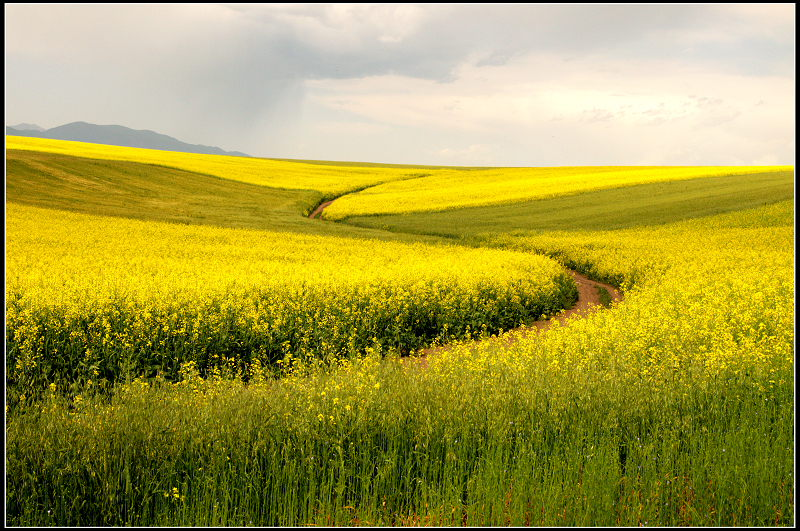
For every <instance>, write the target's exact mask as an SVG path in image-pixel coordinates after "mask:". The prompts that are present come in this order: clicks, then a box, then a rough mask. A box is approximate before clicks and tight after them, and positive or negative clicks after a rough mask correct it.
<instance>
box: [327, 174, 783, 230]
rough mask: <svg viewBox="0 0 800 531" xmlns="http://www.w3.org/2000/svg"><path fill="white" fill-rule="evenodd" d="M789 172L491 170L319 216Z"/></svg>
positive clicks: (364, 196) (418, 184)
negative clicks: (750, 174)
mask: <svg viewBox="0 0 800 531" xmlns="http://www.w3.org/2000/svg"><path fill="white" fill-rule="evenodd" d="M785 171H793V168H792V167H791V166H751V167H743V166H697V167H691V166H690V167H675V166H668V167H641V166H631V167H620V166H596V167H590V166H582V167H558V168H489V169H475V170H470V171H442V172H438V173H434V174H431V175H426V176H423V177H419V178H415V179H409V180H403V181H394V182H386V183H383V184H380V185H377V186H372V187H369V188H367V189H365V190H362V191H360V192H357V193H352V194H348V195H347V196H345V197H342V198H341V199H339V200H338V201H336V202H335V203H334V204H332V205H331V206H330V207H328V208H327V209H325V211H324V212H323V218H324V219H329V220H341V219H347V218H349V217H354V216H369V215H376V214H408V213H413V212H436V211H444V210H451V209H461V208H469V207H477V206H486V205H502V204H509V203H519V202H523V201H531V200H536V199H547V198H553V197H561V196H565V195H574V194H578V193H584V192H589V191H596V190H606V189H611V188H620V187H625V186H634V185H640V184H647V183H657V182H666V181H681V180H690V179H698V178H711V177H720V176H726V175H746V174H749V173H772V172H775V173H777V172H785Z"/></svg>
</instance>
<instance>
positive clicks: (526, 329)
mask: <svg viewBox="0 0 800 531" xmlns="http://www.w3.org/2000/svg"><path fill="white" fill-rule="evenodd" d="M332 202H333V201H327V202H325V203H322V204H321V205H319V206H318V207H317V208H316V210H314V212H312V213H311V215H310V216H308V217H309V218H310V219H314V218H316V217H317V215H318V214H319V215H320V217H319V219H322V216H321V214H320V213H321V212H322V211H323V210H324V209H325V207H327V206H328V205H330V204H331V203H332ZM566 271H567V273H569V274H570V276H572V278H573V279H575V284H577V286H578V301H577V302H576V303H575V305H574V306H573V307H572V308H570V309H569V310H567V311H565V312H564V313H562V314H559V315H556V316H554V317H552V318H550V319H546V320H544V321H536V322H535V323H532V324H531V325H530V326H523V327H520V328H515V329H513V330H511V332H516V333H514V334H511V335H510V336H508V337H507V338H506V340H507V341H508V342H513V341H518V340H519V339H522V338H525V337H528V336H530V335H532V334H535V335H536V336H537V337H538V336H540V335H542V334H544V333H545V332H547V330H548V329H549V328H550V327H551V326H552V325H553V323H554V322H558V323H563V322H564V321H566V320H567V319H570V318H572V317H575V316H578V317H582V316H584V315H586V314H587V313H588V312H591V311H597V310H598V308H602V306H601V305H600V294H599V292H598V289H597V288H598V287H600V288H605V289H606V291H608V294H609V295H611V298H612V300H613V301H614V302H617V301H620V300H622V294H621V293H620V292H619V291H618V290H617V289H616V288H615V287H613V286H610V285H608V284H603V283H602V282H596V281H594V280H589V279H588V278H587V277H585V276H584V275H581V274H580V273H576V272H575V271H572V270H570V269H567V270H566ZM475 343H477V341H476V342H475ZM451 348H453V347H452V346H451V345H443V346H441V347H435V348H427V349H424V350H422V351H421V352H420V353H417V354H416V355H414V356H412V357H403V358H402V360H403V363H406V364H409V363H417V364H419V366H420V367H422V368H425V367H427V366H428V362H427V361H426V358H429V357H430V356H434V355H436V354H437V353H439V352H444V351H447V350H449V349H451Z"/></svg>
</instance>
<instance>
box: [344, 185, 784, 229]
mask: <svg viewBox="0 0 800 531" xmlns="http://www.w3.org/2000/svg"><path fill="white" fill-rule="evenodd" d="M793 197H794V172H788V171H787V172H768V173H755V174H743V175H730V176H722V177H704V178H698V179H691V180H682V181H668V182H660V183H649V184H641V185H631V186H627V187H623V188H613V189H608V190H598V191H594V192H584V193H580V194H575V195H569V196H562V197H555V198H550V199H541V200H537V201H528V202H520V203H513V204H509V205H493V206H482V207H471V208H459V209H453V210H447V211H442V212H418V213H413V214H394V215H377V214H376V215H371V216H361V217H351V218H347V219H346V220H345V223H346V224H348V225H354V226H358V227H369V228H380V229H384V230H390V231H392V232H396V233H411V234H428V235H436V236H444V237H450V238H452V237H467V238H469V237H474V236H476V235H479V234H490V233H495V234H499V233H509V232H525V231H559V230H567V231H572V230H616V229H622V228H626V227H629V226H645V225H663V224H666V223H671V222H675V221H680V220H683V219H688V218H695V217H703V216H708V215H714V214H720V213H723V212H726V211H731V210H742V209H747V208H754V207H757V206H761V205H765V204H772V203H776V202H779V201H784V200H787V199H791V198H793Z"/></svg>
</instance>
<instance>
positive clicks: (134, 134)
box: [6, 122, 250, 157]
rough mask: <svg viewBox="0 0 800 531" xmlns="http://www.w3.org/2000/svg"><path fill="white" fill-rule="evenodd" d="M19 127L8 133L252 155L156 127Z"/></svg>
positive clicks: (86, 125) (67, 125) (208, 153)
mask: <svg viewBox="0 0 800 531" xmlns="http://www.w3.org/2000/svg"><path fill="white" fill-rule="evenodd" d="M25 125H29V124H20V126H25ZM18 127H19V126H18ZM18 127H17V128H15V127H11V126H6V135H11V136H32V137H36V138H49V139H52V140H72V141H74V142H89V143H92V144H106V145H110V146H125V147H137V148H145V149H158V150H162V151H178V152H181V153H198V154H204V155H231V156H236V157H249V156H250V155H248V154H246V153H241V152H239V151H225V150H223V149H220V148H218V147H212V146H203V145H200V144H187V143H186V142H181V141H180V140H178V139H176V138H172V137H171V136H167V135H162V134H160V133H156V132H154V131H149V130H146V129H145V130H136V129H131V128H129V127H124V126H121V125H95V124H89V123H86V122H73V123H70V124H66V125H60V126H58V127H53V128H52V129H47V130H43V131H37V130H34V129H30V128H23V129H19V128H18Z"/></svg>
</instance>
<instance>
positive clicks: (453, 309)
mask: <svg viewBox="0 0 800 531" xmlns="http://www.w3.org/2000/svg"><path fill="white" fill-rule="evenodd" d="M6 221H7V262H6V273H7V284H6V297H7V300H8V310H7V315H6V326H7V330H8V338H9V339H8V342H7V345H8V346H9V356H10V358H9V359H12V358H14V359H16V361H15V362H14V363H11V365H10V366H12V367H14V371H13V374H10V375H9V377H10V378H11V379H13V380H15V381H17V382H20V381H24V380H26V378H33V377H34V375H35V376H36V378H52V377H53V375H52V373H51V374H48V372H47V371H56V370H57V371H62V370H63V371H66V373H65V374H64V375H62V376H67V375H71V374H74V373H75V371H78V367H83V369H81V370H84V372H85V371H86V370H88V368H89V367H94V369H93V370H99V371H100V372H101V373H103V374H105V377H107V378H109V379H111V378H112V377H114V376H115V375H118V374H119V372H120V371H121V370H122V369H123V367H124V366H125V364H133V365H134V366H136V367H138V368H139V369H140V370H145V371H155V370H167V371H173V372H174V371H175V370H177V367H178V365H179V364H180V363H181V362H183V361H197V363H198V366H199V367H200V368H201V369H205V368H206V367H207V366H213V365H215V364H216V361H215V359H213V358H214V356H215V355H221V354H225V355H227V356H229V357H233V358H235V359H237V360H238V361H239V362H241V363H248V362H250V361H251V360H252V359H255V358H259V359H260V360H261V361H262V362H263V363H264V364H265V365H266V364H270V363H274V362H275V361H276V360H278V359H280V358H281V357H283V356H284V355H286V354H289V353H291V354H292V355H294V356H300V357H306V356H311V357H315V358H329V357H340V356H345V355H350V354H354V353H357V352H360V351H361V352H363V350H364V348H366V347H368V346H383V347H384V348H389V347H391V348H403V349H406V350H409V349H412V348H416V347H419V346H422V345H424V344H427V343H430V342H431V341H433V340H436V339H438V340H445V339H449V338H451V337H460V336H465V335H466V336H471V335H473V334H477V333H480V332H481V327H482V326H486V327H488V330H490V331H491V330H492V329H494V330H496V329H500V328H505V329H508V328H510V327H512V326H516V325H518V324H520V322H523V321H528V320H532V319H536V318H538V317H539V316H540V315H542V314H549V313H552V312H555V311H558V310H559V309H560V308H562V307H563V305H564V304H571V301H572V299H570V297H572V295H570V293H572V292H574V289H575V287H574V283H572V281H571V279H569V278H568V277H567V276H566V274H565V273H564V272H563V271H562V270H561V269H560V268H559V266H558V264H557V263H555V262H554V261H552V260H550V259H548V258H545V257H541V256H535V255H531V254H528V253H518V252H512V251H500V250H492V249H470V248H464V247H458V246H450V245H444V246H434V245H429V244H404V243H395V242H385V241H373V240H366V239H364V240H362V239H352V238H336V237H323V236H314V235H302V234H293V233H273V232H267V231H249V230H241V229H224V228H215V227H204V226H187V225H178V224H168V223H156V222H144V221H138V220H130V219H119V218H107V217H100V216H90V215H81V214H76V213H69V212H63V211H53V210H45V209H39V208H34V207H27V206H21V205H16V204H9V205H7V220H6ZM48 364H53V366H52V367H51V366H47V367H46V365H48ZM37 367H38V368H37ZM67 379H68V378H67ZM51 381H52V380H51Z"/></svg>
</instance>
